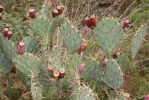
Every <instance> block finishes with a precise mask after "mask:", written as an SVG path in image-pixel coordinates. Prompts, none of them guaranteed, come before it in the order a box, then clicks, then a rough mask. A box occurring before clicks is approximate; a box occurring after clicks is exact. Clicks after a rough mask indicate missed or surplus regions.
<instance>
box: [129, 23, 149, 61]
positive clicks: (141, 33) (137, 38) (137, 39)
mask: <svg viewBox="0 0 149 100" xmlns="http://www.w3.org/2000/svg"><path fill="white" fill-rule="evenodd" d="M147 33H148V32H147V25H146V24H145V25H142V26H141V27H140V28H139V30H138V31H137V32H136V34H135V35H134V37H133V39H132V44H131V52H132V57H133V58H135V56H136V54H137V52H138V50H139V48H140V47H141V44H142V43H143V41H144V38H145V36H146V34H147Z"/></svg>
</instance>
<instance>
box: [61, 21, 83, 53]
mask: <svg viewBox="0 0 149 100" xmlns="http://www.w3.org/2000/svg"><path fill="white" fill-rule="evenodd" d="M60 34H61V36H62V38H63V40H64V44H65V46H66V48H67V49H68V51H69V52H70V53H74V52H76V51H77V50H78V49H79V47H80V46H81V43H82V40H81V37H80V36H79V31H78V30H77V29H75V28H74V27H73V26H72V25H71V24H70V22H68V20H65V21H64V22H63V24H62V25H61V27H60Z"/></svg>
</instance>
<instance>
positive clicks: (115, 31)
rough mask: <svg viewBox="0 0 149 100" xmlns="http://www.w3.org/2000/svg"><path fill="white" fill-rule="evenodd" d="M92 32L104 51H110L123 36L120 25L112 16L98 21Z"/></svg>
mask: <svg viewBox="0 0 149 100" xmlns="http://www.w3.org/2000/svg"><path fill="white" fill-rule="evenodd" d="M93 32H94V39H95V41H96V42H97V44H98V45H99V46H100V47H101V48H102V49H103V50H104V51H105V52H106V53H110V52H111V51H112V50H113V49H114V48H115V47H116V46H117V44H118V43H119V42H120V40H121V38H122V36H123V30H122V27H121V25H120V23H119V22H118V21H117V20H115V19H114V18H106V19H103V20H102V21H100V22H98V24H97V26H96V27H95V28H94V30H93Z"/></svg>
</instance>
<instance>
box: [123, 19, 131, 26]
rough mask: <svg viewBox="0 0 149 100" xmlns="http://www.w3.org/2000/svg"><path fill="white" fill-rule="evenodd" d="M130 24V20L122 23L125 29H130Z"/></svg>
mask: <svg viewBox="0 0 149 100" xmlns="http://www.w3.org/2000/svg"><path fill="white" fill-rule="evenodd" d="M129 24H130V22H129V20H123V21H122V25H123V28H128V27H129Z"/></svg>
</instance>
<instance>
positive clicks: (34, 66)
mask: <svg viewBox="0 0 149 100" xmlns="http://www.w3.org/2000/svg"><path fill="white" fill-rule="evenodd" d="M15 63H16V68H17V70H18V74H19V77H20V79H21V80H22V82H23V83H24V84H26V85H27V82H28V81H30V80H31V75H32V73H37V74H38V75H39V73H40V72H41V70H42V68H43V67H42V65H41V62H40V60H39V59H38V57H36V56H34V55H32V54H30V53H25V54H24V55H18V56H17V57H16V59H15Z"/></svg>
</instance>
